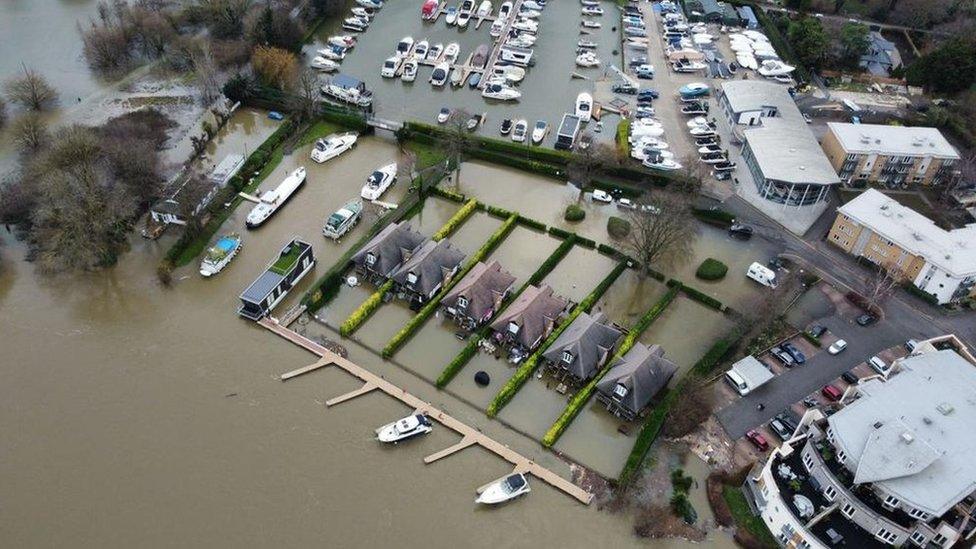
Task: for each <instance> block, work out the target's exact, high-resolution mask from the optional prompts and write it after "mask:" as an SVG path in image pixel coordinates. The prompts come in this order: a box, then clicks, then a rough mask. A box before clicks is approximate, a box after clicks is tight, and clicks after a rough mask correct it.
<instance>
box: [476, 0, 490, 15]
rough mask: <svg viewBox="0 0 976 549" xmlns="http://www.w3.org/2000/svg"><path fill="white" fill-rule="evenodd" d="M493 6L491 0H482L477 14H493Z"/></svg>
mask: <svg viewBox="0 0 976 549" xmlns="http://www.w3.org/2000/svg"><path fill="white" fill-rule="evenodd" d="M491 8H492V6H491V0H482V2H481V3H480V4H478V11H476V12H475V15H477V16H478V17H487V16H489V15H491Z"/></svg>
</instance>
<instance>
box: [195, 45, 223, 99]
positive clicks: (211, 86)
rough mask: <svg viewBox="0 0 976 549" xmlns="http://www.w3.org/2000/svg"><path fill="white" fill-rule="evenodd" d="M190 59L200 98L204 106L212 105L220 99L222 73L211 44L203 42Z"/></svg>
mask: <svg viewBox="0 0 976 549" xmlns="http://www.w3.org/2000/svg"><path fill="white" fill-rule="evenodd" d="M190 58H191V60H192V63H193V74H194V77H195V78H196V83H197V89H199V90H200V97H201V98H202V99H203V103H204V105H211V104H213V102H214V101H216V100H217V98H218V97H220V73H219V69H218V68H217V63H216V61H215V60H214V55H213V50H212V49H211V48H210V43H209V42H207V41H201V43H200V45H199V48H198V49H196V50H194V51H193V53H192V54H191V56H190Z"/></svg>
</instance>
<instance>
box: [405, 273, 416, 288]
mask: <svg viewBox="0 0 976 549" xmlns="http://www.w3.org/2000/svg"><path fill="white" fill-rule="evenodd" d="M416 283H417V275H415V274H413V273H407V285H408V286H413V285H414V284H416Z"/></svg>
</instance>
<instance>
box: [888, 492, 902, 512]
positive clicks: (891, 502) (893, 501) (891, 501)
mask: <svg viewBox="0 0 976 549" xmlns="http://www.w3.org/2000/svg"><path fill="white" fill-rule="evenodd" d="M899 503H901V501H900V500H899V499H898V498H896V497H895V496H890V495H889V496H885V498H884V505H885V507H890V508H891V509H895V508H897V507H898V504H899Z"/></svg>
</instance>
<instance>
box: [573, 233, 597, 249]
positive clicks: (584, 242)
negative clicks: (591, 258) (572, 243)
mask: <svg viewBox="0 0 976 549" xmlns="http://www.w3.org/2000/svg"><path fill="white" fill-rule="evenodd" d="M576 243H577V244H579V245H580V246H583V247H584V248H589V249H591V250H592V249H594V248H596V241H595V240H593V239H590V238H586V237H583V236H578V235H577V237H576Z"/></svg>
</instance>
